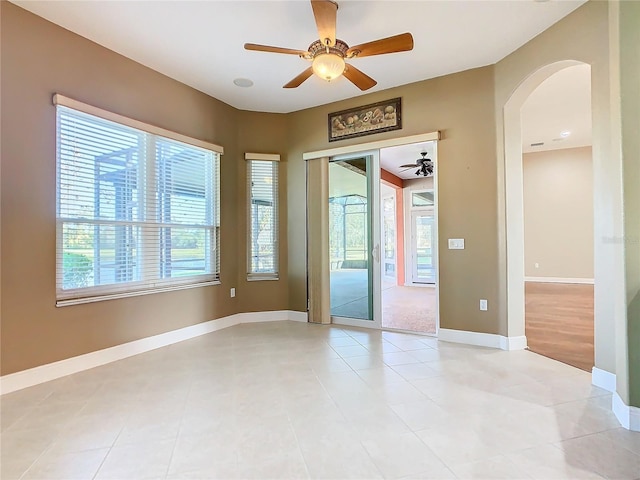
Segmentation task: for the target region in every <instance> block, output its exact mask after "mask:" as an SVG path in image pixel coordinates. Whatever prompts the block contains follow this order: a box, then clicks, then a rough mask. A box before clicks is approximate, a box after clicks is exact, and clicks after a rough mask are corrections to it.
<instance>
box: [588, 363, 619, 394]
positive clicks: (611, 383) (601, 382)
mask: <svg viewBox="0 0 640 480" xmlns="http://www.w3.org/2000/svg"><path fill="white" fill-rule="evenodd" d="M591 384H592V385H595V386H596V387H600V388H602V389H604V390H606V391H607V392H611V393H613V392H615V391H616V374H615V373H611V372H607V371H606V370H601V369H600V368H598V367H593V368H592V369H591Z"/></svg>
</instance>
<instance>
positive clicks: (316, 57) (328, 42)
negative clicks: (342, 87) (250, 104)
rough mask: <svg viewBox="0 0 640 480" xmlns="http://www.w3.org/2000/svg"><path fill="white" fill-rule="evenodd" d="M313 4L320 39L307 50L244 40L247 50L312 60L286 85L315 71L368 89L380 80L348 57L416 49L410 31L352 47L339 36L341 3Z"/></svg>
mask: <svg viewBox="0 0 640 480" xmlns="http://www.w3.org/2000/svg"><path fill="white" fill-rule="evenodd" d="M311 8H312V9H313V15H314V17H315V20H316V26H317V28H318V34H319V36H320V39H319V40H316V41H315V42H313V43H312V44H311V45H309V48H308V49H307V50H306V51H305V50H294V49H291V48H282V47H270V46H268V45H257V44H255V43H245V44H244V48H245V49H246V50H256V51H259V52H271V53H284V54H289V55H298V56H299V57H300V58H304V59H305V60H309V61H311V62H312V64H311V66H310V67H309V68H307V69H306V70H305V71H303V72H302V73H301V74H300V75H298V76H297V77H295V78H294V79H293V80H291V81H290V82H289V83H287V84H286V85H284V88H296V87H299V86H300V85H301V84H302V82H304V81H305V80H306V79H308V78H309V77H310V76H311V75H313V74H314V73H315V74H316V75H317V76H319V77H320V78H322V79H323V80H327V81H328V82H330V81H331V80H334V79H336V78H338V77H339V76H340V75H344V76H345V77H347V80H349V81H351V83H353V84H354V85H355V86H356V87H358V88H359V89H360V90H368V89H370V88H371V87H373V86H375V85H376V83H377V82H376V81H375V80H374V79H373V78H371V77H369V76H368V75H366V74H365V73H363V72H361V71H360V70H358V69H357V68H356V67H354V66H352V65H349V64H347V63H345V59H351V58H356V57H370V56H372V55H382V54H385V53H395V52H406V51H409V50H412V49H413V36H412V35H411V34H410V33H402V34H400V35H394V36H393V37H387V38H382V39H379V40H374V41H372V42H367V43H362V44H360V45H356V46H355V47H349V45H347V44H346V43H345V42H344V41H342V40H340V39H339V38H336V17H337V12H338V4H337V3H336V2H333V1H331V0H311Z"/></svg>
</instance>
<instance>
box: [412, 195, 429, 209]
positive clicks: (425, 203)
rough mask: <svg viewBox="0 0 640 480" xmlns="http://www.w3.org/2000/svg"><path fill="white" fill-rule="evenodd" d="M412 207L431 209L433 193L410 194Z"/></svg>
mask: <svg viewBox="0 0 640 480" xmlns="http://www.w3.org/2000/svg"><path fill="white" fill-rule="evenodd" d="M411 206H412V207H432V206H433V192H432V191H430V192H417V193H412V194H411Z"/></svg>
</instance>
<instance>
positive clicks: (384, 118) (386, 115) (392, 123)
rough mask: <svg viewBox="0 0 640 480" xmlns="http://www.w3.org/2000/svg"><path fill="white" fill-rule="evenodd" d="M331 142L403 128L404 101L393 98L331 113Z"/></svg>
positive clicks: (329, 120)
mask: <svg viewBox="0 0 640 480" xmlns="http://www.w3.org/2000/svg"><path fill="white" fill-rule="evenodd" d="M328 126H329V141H330V142H335V141H338V140H344V139H346V138H354V137H361V136H363V135H371V134H373V133H382V132H389V131H391V130H400V129H401V128H402V99H401V98H400V97H398V98H392V99H390V100H384V101H382V102H376V103H371V104H369V105H363V106H361V107H355V108H350V109H348V110H341V111H339V112H334V113H330V114H329V116H328Z"/></svg>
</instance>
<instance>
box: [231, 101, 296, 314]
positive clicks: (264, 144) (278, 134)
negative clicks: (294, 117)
mask: <svg viewBox="0 0 640 480" xmlns="http://www.w3.org/2000/svg"><path fill="white" fill-rule="evenodd" d="M237 125H238V155H237V157H236V158H234V159H231V158H229V160H233V161H234V162H235V163H236V164H237V170H238V184H237V197H236V204H237V205H239V206H242V207H239V208H241V210H238V211H237V214H236V219H237V223H238V225H237V228H238V230H237V231H238V239H240V241H241V242H242V245H244V246H243V248H240V249H239V251H238V261H237V270H238V285H237V291H236V295H237V298H239V299H241V300H240V301H241V303H242V307H241V310H242V311H245V312H250V311H264V310H282V309H287V308H288V303H289V290H288V265H287V152H286V144H287V131H286V125H287V123H286V117H285V116H284V115H281V114H275V113H260V112H247V111H239V112H238V115H237ZM246 152H252V153H278V154H280V164H279V168H278V201H279V207H280V212H279V215H280V224H279V229H278V236H279V241H280V245H279V275H280V280H278V281H273V280H267V281H247V271H248V252H247V248H246V241H247V240H246V239H247V238H248V223H247V215H246V212H247V164H246V161H245V160H244V154H245V153H246ZM225 157H227V156H226V155H225ZM225 290H226V292H227V294H228V293H229V290H228V288H226V289H225Z"/></svg>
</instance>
